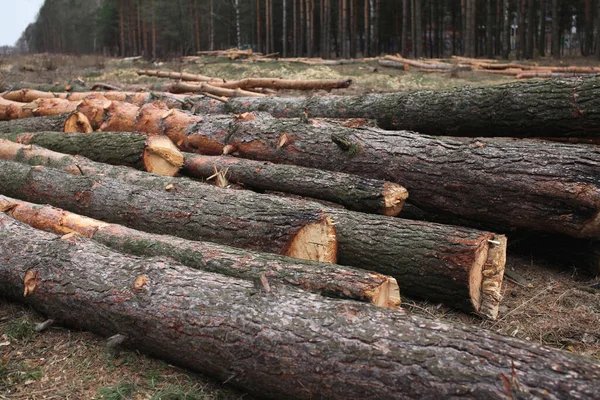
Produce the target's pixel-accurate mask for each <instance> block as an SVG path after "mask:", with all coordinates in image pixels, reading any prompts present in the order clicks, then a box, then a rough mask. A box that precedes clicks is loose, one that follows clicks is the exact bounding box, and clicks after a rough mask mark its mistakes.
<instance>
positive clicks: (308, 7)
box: [305, 0, 313, 58]
mask: <svg viewBox="0 0 600 400" xmlns="http://www.w3.org/2000/svg"><path fill="white" fill-rule="evenodd" d="M305 1H306V3H305V7H306V56H307V57H308V58H310V57H312V50H313V37H312V24H311V23H312V19H311V13H312V10H311V2H310V0H305Z"/></svg>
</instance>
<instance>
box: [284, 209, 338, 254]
mask: <svg viewBox="0 0 600 400" xmlns="http://www.w3.org/2000/svg"><path fill="white" fill-rule="evenodd" d="M337 247H338V242H337V234H336V232H335V226H334V224H333V220H332V219H331V217H329V216H326V217H324V218H322V219H321V221H319V222H316V223H312V224H309V225H306V226H304V227H303V228H302V229H300V231H299V232H298V233H297V234H296V236H295V237H294V238H293V239H292V240H291V243H290V245H289V246H288V250H287V251H286V252H285V253H284V255H286V256H288V257H293V258H300V259H303V260H311V261H321V262H327V263H331V264H334V263H336V262H337Z"/></svg>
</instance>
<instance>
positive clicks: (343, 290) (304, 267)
mask: <svg viewBox="0 0 600 400" xmlns="http://www.w3.org/2000/svg"><path fill="white" fill-rule="evenodd" d="M0 210H3V211H4V212H6V213H7V214H8V215H10V216H11V217H13V218H15V219H17V220H19V221H21V222H24V223H26V224H28V225H30V226H32V227H34V228H37V229H42V230H45V231H49V232H54V233H57V234H59V235H65V234H68V233H71V232H76V233H78V234H79V235H81V236H84V237H87V238H91V239H93V240H94V241H96V242H99V243H102V244H103V245H105V246H107V247H110V248H112V249H114V250H116V251H120V252H123V253H127V254H132V255H135V256H140V257H158V256H164V257H170V258H172V259H174V260H175V261H177V262H179V263H181V264H183V265H186V266H188V267H191V268H195V269H199V270H203V271H208V272H215V273H220V274H223V275H227V276H233V277H237V278H242V279H252V280H254V279H260V278H261V276H264V278H266V279H267V280H268V281H271V282H277V283H285V284H288V285H292V286H298V287H300V288H302V289H304V290H308V291H311V292H315V293H321V294H323V295H326V296H331V297H341V298H347V299H353V300H359V301H365V302H370V303H373V304H376V305H378V306H380V307H386V308H398V306H399V305H400V291H399V288H398V283H397V282H396V280H395V279H394V278H392V277H389V276H385V275H381V274H377V273H373V272H370V271H364V270H359V269H355V268H351V267H343V266H341V265H333V264H327V263H317V262H310V261H303V260H298V259H292V258H289V257H284V256H279V255H275V254H269V253H260V252H251V251H247V250H243V249H239V248H234V247H229V246H222V245H218V244H214V243H209V242H198V241H194V240H185V239H179V238H177V237H174V236H167V235H156V234H151V233H146V232H142V231H137V230H135V229H130V228H127V227H124V226H122V225H117V224H109V223H106V222H103V221H99V220H95V219H92V218H88V217H84V216H81V215H78V214H73V213H70V212H68V211H64V210H61V209H59V208H54V207H52V206H44V205H39V204H33V203H28V202H26V201H21V200H17V199H12V198H10V197H5V196H0Z"/></svg>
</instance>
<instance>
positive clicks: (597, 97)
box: [226, 76, 600, 137]
mask: <svg viewBox="0 0 600 400" xmlns="http://www.w3.org/2000/svg"><path fill="white" fill-rule="evenodd" d="M226 108H227V109H228V110H229V111H230V112H234V113H238V114H239V113H243V112H247V111H266V112H269V113H271V114H272V115H274V116H277V117H298V116H299V115H300V114H301V113H302V112H303V111H304V110H306V111H307V112H308V114H309V117H315V118H316V117H331V118H350V117H360V118H372V119H376V120H377V121H378V123H379V125H380V126H381V127H382V128H384V129H410V130H414V131H418V132H420V133H424V134H430V135H449V136H519V137H534V136H539V137H552V136H575V137H577V136H581V137H589V136H598V135H599V134H600V113H599V112H598V110H599V109H600V77H598V76H595V77H585V78H579V79H552V80H546V81H523V82H512V83H506V84H503V85H495V86H485V87H469V86H467V87H462V88H453V89H445V90H439V91H434V90H427V91H417V92H400V93H393V94H368V95H363V96H323V97H316V96H312V97H303V98H301V97H299V98H280V97H277V98H263V99H250V98H238V99H231V100H230V101H229V102H228V103H227V105H226Z"/></svg>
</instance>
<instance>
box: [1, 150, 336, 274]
mask: <svg viewBox="0 0 600 400" xmlns="http://www.w3.org/2000/svg"><path fill="white" fill-rule="evenodd" d="M114 168H118V167H114ZM136 172H137V174H141V176H142V177H141V178H140V182H139V185H138V184H136V181H135V180H134V177H135V173H136ZM127 176H128V177H129V178H130V179H129V180H128V181H127V182H124V181H121V180H118V179H115V178H112V177H109V176H100V175H90V176H81V175H73V174H72V172H71V173H65V172H62V171H59V170H57V169H53V168H46V167H42V166H36V167H31V166H27V165H23V164H19V163H15V162H11V161H2V160H0V182H2V185H1V188H0V191H1V194H4V195H7V196H11V197H16V198H19V199H22V200H27V201H31V202H37V203H48V204H52V205H54V206H56V207H61V208H64V209H66V210H68V211H71V212H76V213H78V214H83V215H86V216H89V217H92V218H97V219H101V220H104V221H107V222H114V223H122V224H126V225H127V226H129V227H132V228H135V229H140V230H145V231H148V232H153V233H162V234H174V235H177V236H179V237H182V238H186V239H192V240H210V241H213V242H215V243H221V244H227V245H231V246H235V247H241V248H245V249H250V250H256V251H265V252H270V253H275V254H282V255H286V256H289V257H295V258H302V259H308V260H314V261H323V262H330V263H333V262H335V261H336V260H337V239H336V234H335V228H334V226H333V223H332V220H331V217H330V216H329V215H328V214H327V213H325V212H324V211H323V208H322V207H321V206H320V205H318V204H314V203H308V202H307V203H306V204H305V206H304V207H299V204H295V206H296V207H291V204H290V202H289V201H288V200H284V199H279V198H276V197H270V198H268V199H265V198H261V202H257V198H256V196H258V195H256V194H254V193H251V192H243V191H235V196H233V197H232V196H231V193H230V191H227V190H223V189H219V188H214V187H211V186H210V185H203V184H199V185H201V186H198V187H197V188H196V190H195V192H192V188H189V187H188V188H187V190H186V193H187V195H186V196H181V194H180V193H178V192H177V186H178V183H177V182H176V181H173V178H168V177H161V176H158V175H150V176H149V177H147V176H146V173H144V172H138V171H135V170H131V172H128V173H127ZM151 180H152V181H154V187H156V186H158V185H159V184H160V185H161V186H162V188H161V189H162V190H158V189H147V188H146V187H148V186H149V185H150V183H149V181H151Z"/></svg>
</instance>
